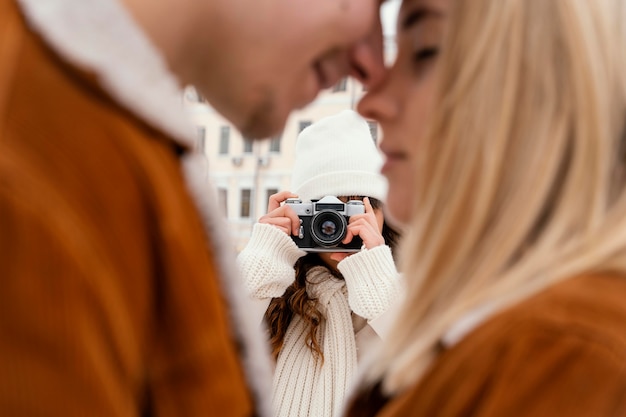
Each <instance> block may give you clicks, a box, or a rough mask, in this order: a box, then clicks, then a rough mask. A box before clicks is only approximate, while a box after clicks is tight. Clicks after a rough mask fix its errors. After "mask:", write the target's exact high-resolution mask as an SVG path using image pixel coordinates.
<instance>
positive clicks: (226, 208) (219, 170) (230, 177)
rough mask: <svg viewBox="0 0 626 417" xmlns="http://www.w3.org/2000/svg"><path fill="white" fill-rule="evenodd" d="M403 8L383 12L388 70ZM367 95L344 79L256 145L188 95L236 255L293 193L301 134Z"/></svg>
mask: <svg viewBox="0 0 626 417" xmlns="http://www.w3.org/2000/svg"><path fill="white" fill-rule="evenodd" d="M399 6H400V0H387V1H386V2H385V3H384V4H383V6H382V9H381V20H382V24H383V33H384V40H385V60H386V62H387V63H388V64H390V63H391V62H393V60H394V58H395V52H396V49H395V25H396V16H397V12H398V8H399ZM365 91H366V90H365V89H364V88H363V86H362V85H361V84H360V83H359V82H357V81H356V80H354V79H352V78H343V79H342V80H340V81H339V82H338V83H337V84H336V85H335V86H333V87H331V88H330V89H328V90H326V91H324V92H322V93H321V94H320V96H319V97H318V98H317V99H316V100H315V101H314V102H313V103H311V104H310V105H309V106H307V107H306V108H304V109H301V110H298V111H295V112H294V113H292V115H291V116H290V118H289V119H288V121H287V125H286V127H285V130H284V131H283V132H282V134H280V135H278V136H275V137H272V138H267V140H264V141H252V140H251V138H245V137H242V136H241V134H240V133H239V132H238V131H237V130H236V129H235V128H234V127H233V126H232V125H231V124H230V123H229V122H228V121H227V120H226V119H224V118H223V117H221V116H220V115H219V114H218V113H217V112H215V111H214V110H213V109H212V108H211V107H210V106H209V105H208V103H207V102H206V100H205V99H204V98H203V97H202V96H201V95H200V94H199V93H198V92H197V91H196V90H195V89H194V88H193V87H187V88H186V89H185V90H184V93H183V106H184V109H185V111H186V113H187V114H188V115H189V117H190V118H191V120H192V121H193V123H194V124H195V125H196V129H197V142H196V146H197V148H198V149H200V150H201V151H202V152H203V153H204V154H205V156H206V158H207V160H208V164H209V175H210V177H211V180H212V181H213V183H214V184H215V186H216V188H217V196H216V197H215V198H217V199H218V202H219V206H220V208H221V210H222V211H223V214H224V216H225V217H226V219H227V221H228V224H229V228H230V232H231V235H232V237H233V243H234V244H235V249H236V250H237V251H240V250H241V249H242V248H243V247H244V246H245V245H246V243H247V242H248V238H249V236H250V233H251V229H252V225H253V224H254V223H255V222H256V221H257V219H258V218H259V217H260V216H262V215H263V214H265V212H266V210H267V201H268V197H269V196H270V195H272V194H274V193H276V192H278V191H282V190H287V189H289V185H290V175H291V170H292V167H293V157H294V152H295V142H296V138H297V136H298V133H299V132H300V131H301V130H302V129H304V128H305V127H307V126H308V125H310V124H311V123H313V122H315V121H317V120H319V119H321V118H323V117H326V116H330V115H332V114H336V113H338V112H340V111H342V110H345V109H354V108H355V107H356V104H357V102H358V100H359V99H360V98H361V96H362V95H363V94H364V93H365ZM368 124H369V127H370V132H371V134H372V140H373V141H374V142H375V143H378V141H379V139H380V134H381V132H380V129H379V127H378V124H377V123H376V122H374V121H368Z"/></svg>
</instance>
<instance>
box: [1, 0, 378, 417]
mask: <svg viewBox="0 0 626 417" xmlns="http://www.w3.org/2000/svg"><path fill="white" fill-rule="evenodd" d="M301 3H302V2H299V1H293V0H255V1H250V0H161V1H158V2H154V1H148V0H125V1H124V2H119V0H91V1H72V0H46V1H41V0H0V415H2V416H9V415H10V416H70V417H71V416H148V415H158V416H172V415H181V416H196V415H198V416H200V415H202V416H247V415H268V414H269V411H268V410H269V408H268V400H269V398H270V396H269V394H268V393H267V392H265V390H267V389H268V387H269V386H270V385H271V384H270V383H269V381H270V380H269V365H268V361H267V356H266V347H265V345H264V343H263V338H262V337H261V335H260V333H259V331H258V329H257V323H256V322H255V321H254V320H247V316H246V314H245V312H246V307H247V306H246V305H245V304H244V303H245V302H244V301H243V300H244V298H243V291H241V292H240V290H239V282H238V277H237V274H236V273H235V272H234V271H233V268H234V266H233V265H234V264H233V263H232V259H231V256H232V255H231V254H230V251H229V247H230V246H229V244H228V242H227V236H226V233H225V232H224V228H223V227H222V225H221V223H220V219H219V218H218V217H217V216H216V213H217V212H218V210H216V209H215V207H214V201H213V200H212V198H211V195H212V194H211V193H212V190H211V189H210V187H209V186H208V185H207V184H206V182H205V180H204V179H205V178H206V172H205V171H204V166H203V165H202V163H201V162H202V161H203V158H201V157H198V155H195V154H194V153H193V152H192V150H191V149H192V147H193V141H194V134H193V131H192V129H191V128H190V126H189V125H188V123H187V120H186V118H185V115H184V114H183V113H182V109H181V108H180V97H181V96H180V88H181V87H182V86H183V85H186V84H193V85H195V86H196V87H197V88H199V90H200V91H201V92H202V93H203V94H204V95H205V96H206V97H207V98H208V99H209V101H210V102H211V104H212V105H213V106H214V107H215V108H216V109H217V110H218V111H220V112H221V113H222V114H224V115H225V116H226V117H228V118H229V119H230V120H231V121H233V123H234V124H235V125H236V126H237V127H238V128H239V129H241V130H242V132H243V133H244V134H245V135H246V136H248V137H265V136H268V135H271V134H273V133H276V132H277V131H279V130H280V129H281V128H282V126H283V124H284V122H285V120H286V118H287V116H288V114H289V112H290V111H291V110H292V109H294V108H296V107H301V106H304V105H305V104H307V103H308V102H310V101H311V100H313V99H314V98H315V96H316V95H317V93H318V92H319V90H320V89H322V88H325V87H328V86H330V85H332V84H334V83H335V82H336V81H337V80H338V79H339V78H340V77H342V76H344V75H346V74H347V73H348V72H350V71H351V72H352V73H353V74H356V75H358V76H359V77H360V78H361V80H362V81H364V82H365V83H370V84H372V83H376V82H377V80H378V79H379V78H380V77H381V75H382V56H381V55H382V54H381V49H382V48H381V42H380V27H379V23H378V21H377V19H376V18H377V16H378V12H377V8H378V6H379V0H343V1H336V0H320V1H317V2H314V3H311V4H307V5H306V6H307V7H304V6H305V5H303V4H301ZM295 34H297V36H294V35H295ZM287 59H288V60H287Z"/></svg>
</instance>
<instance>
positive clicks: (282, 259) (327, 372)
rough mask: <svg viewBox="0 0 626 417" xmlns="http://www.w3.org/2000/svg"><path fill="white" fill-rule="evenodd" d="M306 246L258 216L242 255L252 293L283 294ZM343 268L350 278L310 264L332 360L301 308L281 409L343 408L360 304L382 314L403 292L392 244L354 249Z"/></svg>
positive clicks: (280, 373) (286, 415)
mask: <svg viewBox="0 0 626 417" xmlns="http://www.w3.org/2000/svg"><path fill="white" fill-rule="evenodd" d="M304 254H305V252H304V251H301V250H300V249H299V248H298V247H297V245H296V244H295V243H294V242H293V240H292V239H291V238H290V237H289V236H288V235H286V234H285V233H284V232H282V231H281V230H279V229H278V228H276V227H274V226H271V225H267V224H256V225H255V226H254V228H253V231H252V236H251V238H250V241H249V242H248V245H247V246H246V248H245V249H244V250H243V251H242V252H241V253H240V254H239V257H238V262H239V266H240V269H241V271H242V272H243V276H244V280H245V283H246V286H247V288H248V291H249V293H250V294H251V295H252V296H253V297H254V298H261V299H266V298H271V297H279V296H281V295H282V294H283V293H284V292H285V289H286V288H287V287H288V286H289V285H291V284H292V283H293V281H294V279H295V270H294V264H295V263H296V261H297V260H298V258H300V257H301V256H303V255H304ZM339 269H340V271H341V272H342V274H343V276H344V279H345V280H340V279H337V278H335V277H334V276H333V275H332V274H331V273H330V272H329V271H328V269H327V268H325V267H321V266H320V267H315V268H312V269H311V270H309V271H308V272H307V287H306V290H307V293H308V294H309V297H311V298H317V299H318V301H319V307H318V308H319V310H320V312H321V313H322V320H321V323H320V327H319V329H318V332H317V342H318V344H319V345H320V346H321V347H322V351H323V354H324V361H323V362H322V361H321V359H316V357H315V356H314V355H313V353H312V352H311V349H310V348H309V347H308V346H307V343H306V340H307V335H308V333H309V327H308V325H307V323H305V322H304V320H302V317H301V316H299V315H296V316H295V317H294V318H293V320H292V321H291V323H290V324H289V328H288V329H287V332H286V335H285V339H284V341H283V348H282V350H281V352H280V354H279V356H278V360H277V363H276V369H275V373H274V380H273V397H272V405H273V407H274V412H275V415H277V416H279V417H291V416H298V417H300V416H311V417H332V416H334V415H336V414H337V413H338V412H339V411H340V410H341V407H342V404H343V401H344V399H345V396H346V394H347V392H349V390H350V389H351V386H350V385H351V383H352V382H353V378H354V377H355V370H356V363H357V347H356V340H355V333H354V327H353V322H352V312H353V311H354V313H356V314H358V315H359V316H361V317H364V318H366V319H373V318H376V317H378V316H379V315H380V314H381V313H383V312H385V311H386V310H387V309H388V307H389V306H390V305H391V303H392V302H393V300H394V299H395V297H396V295H397V294H398V273H397V271H396V268H395V265H394V262H393V258H392V256H391V250H390V249H389V247H388V246H379V247H376V248H373V249H371V250H367V249H364V250H363V251H361V252H358V253H356V254H353V255H351V256H349V257H348V258H346V259H344V260H343V261H341V262H340V263H339ZM353 293H354V294H353Z"/></svg>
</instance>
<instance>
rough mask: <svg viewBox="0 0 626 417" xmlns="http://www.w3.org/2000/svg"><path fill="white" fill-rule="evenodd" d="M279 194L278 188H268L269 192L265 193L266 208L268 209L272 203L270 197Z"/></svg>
mask: <svg viewBox="0 0 626 417" xmlns="http://www.w3.org/2000/svg"><path fill="white" fill-rule="evenodd" d="M277 192H278V189H277V188H268V189H267V192H266V193H265V208H267V205H268V204H269V202H270V197H271V196H272V195H274V194H276V193H277Z"/></svg>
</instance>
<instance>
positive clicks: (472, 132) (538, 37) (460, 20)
mask: <svg viewBox="0 0 626 417" xmlns="http://www.w3.org/2000/svg"><path fill="white" fill-rule="evenodd" d="M623 3H624V2H623V0H593V1H590V0H457V1H455V2H454V6H453V10H452V13H451V15H450V21H449V31H448V34H447V37H446V39H445V41H444V43H443V45H442V47H441V53H440V56H439V60H438V62H437V63H436V64H435V65H437V66H438V67H437V69H438V71H439V78H438V82H439V85H438V87H439V93H440V94H439V96H438V99H437V100H436V104H435V111H434V112H433V113H434V114H435V117H434V118H433V120H432V122H431V124H430V126H429V134H428V135H426V136H427V137H425V138H423V140H422V139H421V138H420V143H419V147H420V154H421V158H420V160H419V164H418V166H417V168H416V173H415V175H416V184H417V185H416V189H415V190H414V191H415V194H414V195H415V198H414V206H413V210H414V213H416V216H415V218H414V220H413V221H412V224H411V225H410V228H409V232H408V236H407V239H406V241H405V242H404V248H403V249H404V251H403V252H402V259H403V261H402V265H403V266H402V270H403V271H405V275H406V281H407V287H408V288H407V293H406V294H407V295H406V299H405V302H404V303H403V305H402V308H401V312H400V315H401V317H402V319H401V320H398V321H397V323H396V324H395V326H394V328H393V329H392V333H391V334H390V336H389V338H388V339H387V342H386V344H385V345H384V346H383V349H382V350H381V352H380V355H379V357H378V358H376V363H372V365H371V366H370V368H369V369H368V371H366V381H369V382H373V381H376V380H380V379H381V378H382V380H383V390H384V392H386V393H388V394H393V393H397V392H399V391H401V390H403V389H406V388H407V387H408V386H410V385H411V384H413V383H415V382H416V381H417V380H418V379H419V377H420V376H422V375H423V373H424V372H425V371H426V370H427V369H428V366H429V365H430V364H431V362H432V360H433V359H434V357H435V355H436V351H437V345H438V343H439V341H440V340H441V338H442V336H443V335H444V334H445V333H446V331H447V330H448V329H449V328H450V327H451V325H452V324H453V323H455V322H457V321H458V320H459V319H460V318H461V317H462V316H463V315H464V314H466V313H468V312H469V311H470V310H472V309H475V308H477V307H478V306H484V305H486V304H490V305H492V306H494V307H495V308H496V309H502V308H505V307H507V306H510V305H511V304H513V303H515V302H519V301H520V300H522V299H525V298H527V297H529V296H531V295H533V294H535V293H537V292H538V291H540V290H542V289H544V288H546V287H547V286H549V285H552V284H555V283H557V282H559V281H562V280H564V279H567V278H570V277H573V276H576V275H579V274H584V273H589V272H594V271H599V270H603V271H604V270H613V271H626V192H625V190H624V151H625V150H624V143H623V142H624V136H623V135H624V122H625V120H626V106H625V100H626V85H625V77H626V62H625V55H626V54H625V53H624V48H626V37H625V31H624V27H622V25H623V24H626V14H625V11H624V5H623ZM622 22H625V23H622Z"/></svg>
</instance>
